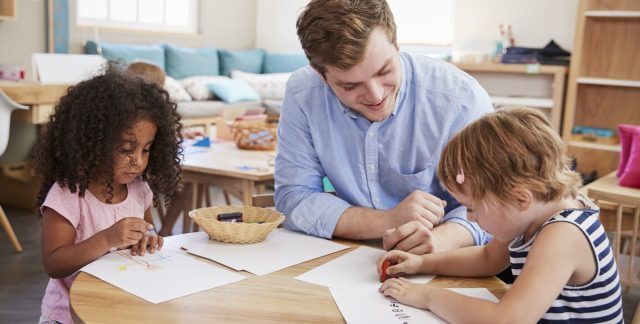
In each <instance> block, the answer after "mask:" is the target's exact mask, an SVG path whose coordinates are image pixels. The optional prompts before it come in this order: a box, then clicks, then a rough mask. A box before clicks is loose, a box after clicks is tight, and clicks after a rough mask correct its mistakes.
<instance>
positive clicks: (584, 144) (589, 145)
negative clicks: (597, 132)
mask: <svg viewBox="0 0 640 324" xmlns="http://www.w3.org/2000/svg"><path fill="white" fill-rule="evenodd" d="M569 145H570V146H574V147H582V148H589V149H596V150H603V151H611V152H620V145H607V144H597V143H590V142H580V141H569Z"/></svg>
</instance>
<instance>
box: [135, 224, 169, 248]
mask: <svg viewBox="0 0 640 324" xmlns="http://www.w3.org/2000/svg"><path fill="white" fill-rule="evenodd" d="M149 226H151V228H153V226H152V225H149ZM162 244H164V239H163V238H162V236H159V235H158V234H155V230H154V231H153V234H149V235H145V236H144V237H143V238H142V239H141V240H140V241H139V242H138V244H134V245H133V246H131V255H144V253H145V251H146V250H147V246H148V247H149V253H152V254H153V253H155V252H156V250H158V251H160V250H161V249H162Z"/></svg>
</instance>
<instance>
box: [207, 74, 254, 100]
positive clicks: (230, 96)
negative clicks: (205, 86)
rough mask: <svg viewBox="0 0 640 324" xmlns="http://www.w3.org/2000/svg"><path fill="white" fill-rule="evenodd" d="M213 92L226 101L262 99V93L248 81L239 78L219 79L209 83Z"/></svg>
mask: <svg viewBox="0 0 640 324" xmlns="http://www.w3.org/2000/svg"><path fill="white" fill-rule="evenodd" d="M209 89H210V90H211V92H213V94H214V95H215V96H216V97H218V98H220V99H222V101H224V102H226V103H235V102H239V101H256V100H260V95H259V94H258V92H256V90H254V89H253V88H252V87H251V86H250V85H249V84H248V83H247V82H246V81H244V80H238V79H227V80H219V81H215V82H212V83H210V84H209Z"/></svg>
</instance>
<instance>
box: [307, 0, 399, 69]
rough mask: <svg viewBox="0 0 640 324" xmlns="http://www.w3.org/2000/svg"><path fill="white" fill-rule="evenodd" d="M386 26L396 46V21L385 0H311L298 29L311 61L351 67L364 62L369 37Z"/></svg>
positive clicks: (319, 66) (316, 64)
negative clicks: (379, 28)
mask: <svg viewBox="0 0 640 324" xmlns="http://www.w3.org/2000/svg"><path fill="white" fill-rule="evenodd" d="M376 27H382V28H383V29H384V31H385V32H386V34H387V36H388V37H389V41H390V42H391V43H393V44H394V45H396V24H395V21H394V20H393V14H392V13H391V9H390V8H389V5H388V4H387V2H386V1H385V0H311V1H310V2H309V4H308V5H307V6H306V8H305V9H304V11H303V12H302V14H300V16H299V17H298V21H297V23H296V28H297V30H298V38H299V39H300V44H302V49H303V50H304V52H305V54H306V55H307V58H308V59H309V64H310V65H311V66H312V67H313V68H314V69H316V70H317V71H318V72H320V73H321V74H322V75H323V76H324V74H325V72H326V66H327V65H331V66H335V67H337V68H339V69H349V68H351V67H353V66H354V65H356V64H358V63H359V62H361V61H362V59H363V56H364V51H365V49H366V47H367V44H368V41H369V36H370V35H371V32H372V31H373V29H374V28H376Z"/></svg>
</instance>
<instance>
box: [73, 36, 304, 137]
mask: <svg viewBox="0 0 640 324" xmlns="http://www.w3.org/2000/svg"><path fill="white" fill-rule="evenodd" d="M85 53H87V54H100V55H102V56H103V57H105V58H106V59H108V60H118V61H120V62H123V63H124V64H130V63H132V62H134V61H145V62H147V63H152V64H155V65H157V66H158V67H160V68H162V69H163V70H164V71H165V74H166V76H167V78H166V81H165V89H166V90H167V92H169V96H170V97H171V98H172V99H173V100H174V101H175V102H176V103H177V104H178V111H179V112H180V114H181V115H182V117H183V122H184V124H185V125H186V126H191V125H196V124H201V125H205V126H206V127H208V125H209V124H214V123H215V121H216V120H217V119H218V118H220V117H234V116H238V115H243V114H260V113H263V112H265V111H266V112H267V114H268V115H271V116H274V115H275V116H277V115H279V111H280V104H281V102H282V97H283V96H284V90H285V84H286V81H287V79H288V78H289V76H290V74H291V73H292V72H293V71H295V70H297V69H299V68H301V67H304V66H306V65H307V64H308V60H307V58H306V57H305V56H304V54H288V53H287V54H285V53H273V52H268V51H265V50H263V49H249V50H239V51H230V50H225V49H217V48H212V47H203V48H187V47H177V46H173V45H167V44H155V45H134V44H115V43H104V42H102V43H100V44H97V43H96V42H94V41H88V42H87V43H86V45H85Z"/></svg>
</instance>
